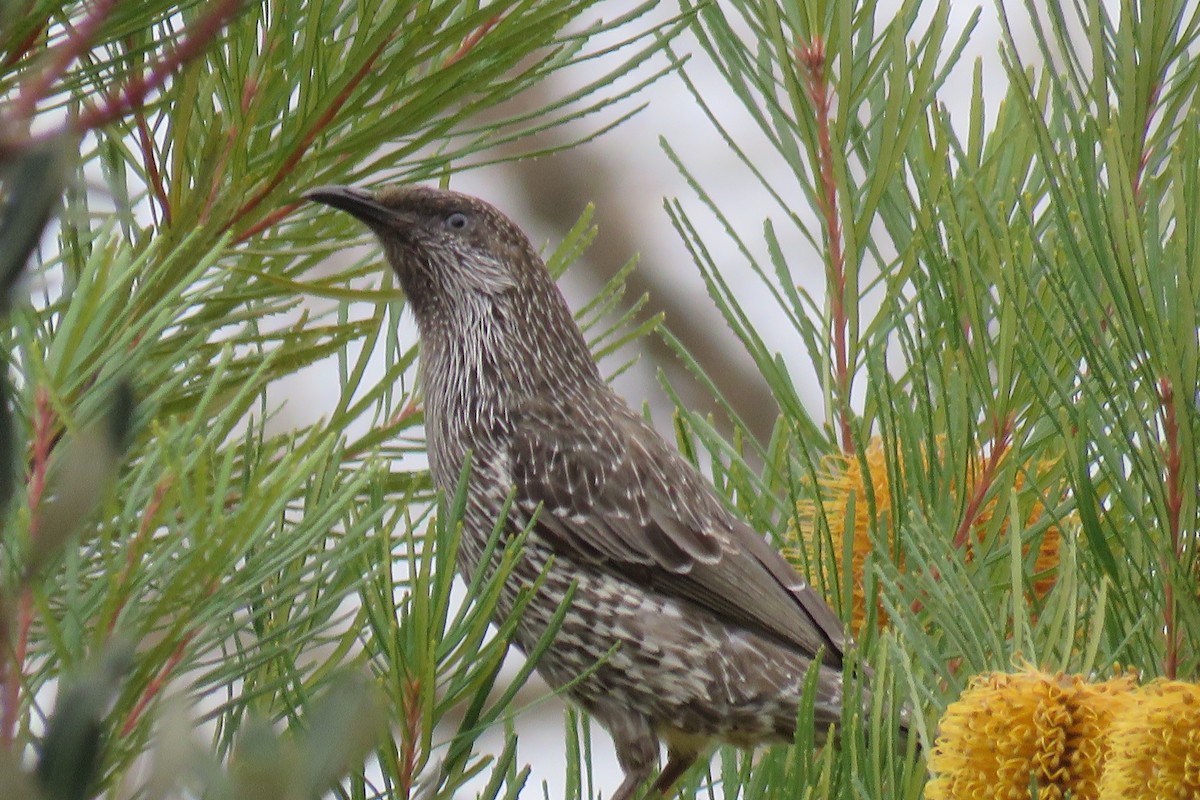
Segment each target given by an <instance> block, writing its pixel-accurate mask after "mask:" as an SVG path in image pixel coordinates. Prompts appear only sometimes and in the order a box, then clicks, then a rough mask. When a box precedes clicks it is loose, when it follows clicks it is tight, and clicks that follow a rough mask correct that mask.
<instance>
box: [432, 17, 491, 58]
mask: <svg viewBox="0 0 1200 800" xmlns="http://www.w3.org/2000/svg"><path fill="white" fill-rule="evenodd" d="M501 16H502V15H500V14H497V15H496V16H494V17H492V18H491V19H489V20H488V21H487V22H485V23H483V24H482V25H480V26H479V27H478V28H476V29H475V30H473V31H471V34H470V35H469V36H467V38H465V39H463V42H462V44H461V45H459V48H458V49H457V50H455V51H454V52H453V53H451V54H450V57H449V58H447V59H446V60H445V61H444V62H442V66H443V67H448V66H450V65H451V64H453V63H455V62H456V61H459V60H461V59H462V57H463V56H465V55H467V54H468V53H470V52H471V51H472V50H474V49H475V45H477V44H479V43H480V42H481V41H482V40H483V37H484V36H487V35H488V33H489V32H490V31H491V30H492V28H494V27H496V25H497V24H499V22H500V18H501Z"/></svg>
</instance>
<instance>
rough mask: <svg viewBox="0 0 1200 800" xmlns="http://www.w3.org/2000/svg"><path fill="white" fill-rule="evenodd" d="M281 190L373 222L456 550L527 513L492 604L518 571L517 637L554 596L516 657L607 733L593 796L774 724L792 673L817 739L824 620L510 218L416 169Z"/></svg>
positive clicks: (839, 672)
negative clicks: (534, 654)
mask: <svg viewBox="0 0 1200 800" xmlns="http://www.w3.org/2000/svg"><path fill="white" fill-rule="evenodd" d="M303 196H304V197H305V198H307V199H308V200H311V201H314V202H317V203H322V204H324V205H327V206H330V207H332V208H334V209H338V210H340V211H343V212H347V213H349V214H350V215H352V216H353V217H355V218H357V219H358V220H359V221H361V222H362V223H364V224H365V225H366V227H367V228H369V229H370V230H371V231H372V232H373V233H374V234H375V236H376V237H377V238H378V240H379V243H380V245H381V247H382V250H383V254H384V256H385V258H386V261H387V263H388V264H389V265H390V267H391V269H392V270H393V271H394V272H395V275H396V277H397V279H398V282H399V284H400V287H401V289H402V291H403V292H404V294H405V296H406V302H407V304H408V306H409V307H410V308H411V309H412V313H413V315H414V316H415V319H416V324H417V332H418V336H419V339H420V356H419V364H420V367H419V368H420V378H421V385H422V387H423V391H424V397H423V403H424V413H425V435H426V440H427V448H428V455H429V468H430V472H431V474H432V478H433V481H434V484H435V486H436V487H437V488H438V489H439V490H440V491H442V492H444V493H446V495H447V496H453V495H454V492H455V490H456V488H457V487H458V485H459V481H460V476H461V475H463V474H464V467H465V466H466V465H467V462H468V460H469V461H470V466H469V472H468V473H467V475H468V477H467V487H466V505H465V509H464V512H463V519H462V538H461V542H460V544H459V548H458V552H457V568H458V570H459V572H460V573H461V574H462V575H463V576H464V577H465V578H467V579H468V580H470V579H471V578H472V577H475V576H476V575H478V574H479V571H480V570H484V573H483V575H484V576H485V578H486V576H487V575H490V574H494V570H496V569H497V568H498V565H499V564H498V560H499V553H500V548H492V549H491V550H490V551H489V548H488V543H489V539H490V537H491V536H492V533H493V531H494V530H496V526H497V523H498V520H499V519H500V518H501V517H502V516H504V515H505V514H506V513H507V516H506V518H505V519H504V521H503V526H504V527H503V528H502V529H501V530H502V531H503V537H504V540H505V541H508V540H510V539H512V537H515V536H517V535H518V534H520V533H521V532H523V531H527V534H526V536H525V539H524V541H523V542H522V543H521V551H520V557H519V558H518V559H517V562H516V565H515V566H514V567H513V569H512V572H511V573H509V574H508V575H507V576H506V578H505V580H504V584H503V587H502V591H501V592H500V602H499V603H498V605H497V609H496V612H495V614H496V619H497V620H498V621H499V620H502V619H506V618H508V617H509V616H510V615H511V614H512V613H513V611H514V608H515V607H516V605H517V599H518V595H519V594H520V592H521V591H522V590H525V591H526V592H528V591H529V590H530V589H531V587H536V591H535V592H534V593H533V594H532V596H531V597H530V598H529V599H528V602H527V603H526V604H525V605H524V607H523V608H522V609H521V612H520V618H519V620H518V621H517V624H516V629H515V633H514V637H513V638H514V642H515V643H516V645H517V646H518V647H520V648H521V649H522V650H523V651H525V652H526V653H528V652H530V651H531V650H532V649H533V647H534V646H535V645H536V644H537V643H538V642H539V641H541V640H542V638H543V637H544V636H545V635H546V634H547V632H548V630H549V629H550V626H552V624H553V623H554V621H555V616H556V612H558V611H559V610H560V606H563V604H564V601H565V600H566V599H567V598H568V597H569V598H570V599H569V602H568V603H567V604H566V607H565V612H564V613H563V616H562V618H561V622H560V623H559V627H558V629H557V631H555V632H554V633H553V638H552V639H551V640H550V643H549V645H548V646H547V647H545V649H544V650H543V652H542V653H541V655H540V658H539V661H538V663H537V665H536V667H537V670H538V672H539V673H540V675H541V676H542V677H543V678H544V679H545V680H546V681H547V683H548V684H549V685H550V686H551V687H553V688H554V689H556V690H559V691H561V692H562V693H563V694H565V695H566V697H567V698H568V699H570V700H571V701H573V702H574V703H575V704H577V705H578V706H579V707H581V708H583V709H584V710H586V711H587V712H588V713H589V714H590V715H591V716H592V718H593V719H595V720H597V721H598V722H599V723H600V724H601V725H602V726H603V727H604V728H605V729H606V730H607V732H608V733H609V735H610V736H611V737H612V740H613V745H614V748H615V750H616V755H617V760H618V763H619V764H620V766H621V769H622V771H623V776H622V778H623V779H622V781H621V783H620V784H619V786H618V787H617V789H616V791H615V792H614V794H613V795H612V800H631V798H634V797H636V796H640V795H639V794H638V793H639V791H640V790H641V788H642V787H643V786H644V785H645V784H646V783H647V782H648V781H649V780H650V779H651V778H655V780H654V783H653V785H652V787H651V790H650V791H651V792H652V794H653V795H654V796H661V795H663V794H665V793H666V792H668V791H669V790H670V789H671V788H672V787H673V786H674V785H675V783H676V782H677V781H678V780H679V779H680V778H681V776H682V775H683V774H684V773H685V772H686V771H687V770H688V769H689V768H690V767H691V766H692V765H693V764H694V763H696V762H697V760H698V759H700V758H702V757H706V755H707V753H708V752H709V750H710V748H711V747H712V746H713V745H714V744H716V743H719V742H726V743H730V744H733V745H736V746H740V747H744V748H749V747H754V746H756V745H758V744H760V743H764V742H772V741H788V742H790V741H792V740H793V737H794V734H795V728H796V724H797V715H798V712H799V708H800V703H801V695H802V693H803V691H804V686H805V684H806V680H814V682H815V687H816V691H815V708H814V714H813V717H814V719H813V724H814V728H813V734H814V741H815V742H818V743H821V742H823V741H824V740H825V738H826V732H827V731H829V730H830V729H831V726H835V725H836V724H838V723H839V721H840V720H841V715H842V703H843V662H844V660H846V658H847V648H848V647H849V646H850V645H851V643H852V642H851V641H850V639H849V636H848V634H847V633H846V631H845V627H844V625H843V622H842V620H841V619H840V618H839V617H838V616H837V614H836V613H834V611H833V610H832V609H831V608H830V606H829V605H828V604H827V603H826V602H825V600H824V599H823V598H822V596H821V595H820V594H819V593H818V592H817V591H815V590H814V588H813V587H812V586H811V585H810V584H809V583H808V582H806V581H805V580H804V578H802V577H801V576H800V575H799V574H798V573H797V571H796V570H795V569H794V568H793V567H792V566H791V564H789V562H788V561H787V560H786V559H785V558H784V557H783V556H782V555H781V554H780V553H779V551H778V550H776V549H775V548H773V547H772V546H771V545H770V544H769V543H768V541H767V539H766V538H765V537H764V536H763V535H762V534H761V533H760V532H759V531H757V530H755V529H754V528H752V527H751V526H750V525H748V524H747V523H746V522H744V521H742V520H741V519H739V518H738V517H737V516H735V515H734V514H733V513H732V512H731V511H730V509H729V508H728V507H727V505H726V503H725V502H724V501H722V499H721V498H720V497H719V495H718V494H717V492H716V490H715V489H714V488H713V486H712V484H711V483H710V482H709V481H708V480H707V479H706V478H705V477H704V476H703V475H702V474H701V473H700V472H699V471H698V470H697V469H696V468H695V467H694V466H693V465H692V464H691V463H690V462H688V461H687V460H686V459H685V458H683V457H682V456H681V455H680V453H679V452H678V451H677V450H676V449H675V448H674V447H672V446H671V445H670V444H668V443H667V441H666V440H665V439H664V438H663V437H662V436H661V435H660V434H659V433H658V432H657V431H655V430H654V429H653V428H652V427H651V426H650V425H649V424H648V423H647V422H646V421H645V419H644V418H643V417H642V416H641V415H639V414H638V413H636V412H635V411H634V410H633V409H632V408H631V407H630V406H629V405H628V404H627V403H626V402H625V401H624V400H623V399H622V398H621V397H620V396H619V395H618V394H617V393H616V392H615V391H614V390H613V389H612V388H611V387H610V386H609V385H608V383H607V382H606V381H605V380H604V379H603V377H602V375H601V373H600V370H599V368H598V366H597V364H596V361H595V360H594V359H593V357H592V354H591V352H590V351H589V349H588V346H587V342H586V340H585V339H584V336H583V334H582V332H581V331H580V329H579V327H578V325H577V324H576V323H575V320H574V317H573V315H572V313H571V311H570V308H569V307H568V304H567V302H566V300H565V299H564V297H563V295H562V293H561V292H560V290H559V288H558V286H557V285H556V283H555V281H554V279H553V277H552V276H551V275H550V273H549V271H548V270H547V269H546V266H545V263H544V261H543V260H542V258H541V256H540V255H539V254H538V252H537V250H536V249H535V248H534V247H533V245H532V244H531V242H530V240H529V237H528V236H527V235H526V234H525V233H524V232H523V231H522V230H521V228H520V227H518V226H517V224H516V223H514V222H513V221H512V220H511V219H509V218H508V217H507V216H505V214H503V213H502V212H501V211H499V210H498V209H496V208H495V207H494V206H492V205H490V204H489V203H487V202H485V201H483V200H480V199H478V198H476V197H473V196H470V195H466V194H462V193H458V192H454V191H450V190H445V189H438V188H433V187H429V186H423V185H389V186H385V187H383V188H380V189H377V190H368V189H363V188H357V187H353V186H322V187H319V188H314V189H311V190H309V191H307V192H305V193H304V195H303ZM488 552H491V553H492V556H491V558H490V559H485V554H487V553H488ZM539 581H540V583H539ZM813 670H816V675H815V679H813V678H811V677H810V676H811V673H812V671H813ZM664 744H665V747H666V751H667V761H666V764H665V766H663V767H662V769H661V771H659V772H658V774H657V777H655V771H656V770H657V769H658V766H659V764H660V750H661V748H662V747H663V745H664Z"/></svg>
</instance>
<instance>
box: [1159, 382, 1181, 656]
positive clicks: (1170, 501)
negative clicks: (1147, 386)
mask: <svg viewBox="0 0 1200 800" xmlns="http://www.w3.org/2000/svg"><path fill="white" fill-rule="evenodd" d="M1158 396H1159V402H1160V403H1161V405H1162V412H1163V436H1164V438H1165V439H1166V444H1165V445H1164V447H1163V457H1164V460H1165V464H1164V466H1165V467H1166V478H1167V527H1168V533H1169V535H1170V538H1171V553H1172V554H1173V555H1174V557H1175V562H1176V563H1178V561H1179V557H1180V556H1181V555H1182V550H1181V544H1182V543H1181V541H1180V539H1181V538H1182V537H1181V536H1180V530H1179V525H1180V520H1179V515H1180V510H1181V509H1182V508H1183V489H1182V486H1181V482H1180V477H1181V475H1180V473H1181V472H1182V463H1183V454H1182V453H1181V452H1180V450H1179V420H1178V418H1177V417H1176V416H1175V389H1174V387H1172V386H1171V381H1170V380H1169V379H1167V378H1160V379H1159V382H1158ZM1160 567H1161V572H1162V576H1163V581H1164V582H1165V584H1166V585H1165V587H1164V595H1165V596H1164V609H1163V623H1164V632H1165V635H1166V654H1165V656H1164V658H1163V676H1164V677H1165V678H1168V679H1170V680H1174V679H1175V677H1176V674H1177V673H1178V672H1179V626H1178V621H1177V620H1176V619H1175V589H1174V584H1173V583H1172V581H1173V576H1174V573H1175V564H1169V563H1167V560H1166V558H1165V557H1164V558H1163V561H1162V563H1161V564H1160Z"/></svg>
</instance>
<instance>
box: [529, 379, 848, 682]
mask: <svg viewBox="0 0 1200 800" xmlns="http://www.w3.org/2000/svg"><path fill="white" fill-rule="evenodd" d="M604 400H605V402H606V403H607V405H608V407H607V408H603V409H597V408H595V407H594V404H593V403H590V402H589V403H579V404H578V407H577V408H572V409H570V410H564V409H563V407H562V406H561V405H558V404H554V405H551V404H549V403H546V402H544V401H533V402H531V403H530V404H528V405H527V406H526V407H525V408H524V409H522V412H521V413H520V414H519V415H517V418H516V419H515V420H514V423H515V425H514V427H515V430H514V436H513V449H512V452H511V454H510V455H511V462H510V463H511V466H512V475H513V480H514V483H515V484H516V490H517V497H516V502H517V503H518V504H519V505H520V507H521V508H522V509H523V510H524V511H525V512H526V513H532V512H533V510H534V509H535V508H537V507H538V506H539V505H540V506H541V509H542V510H541V512H540V515H539V517H538V522H537V532H538V534H539V535H540V536H542V537H544V538H545V539H546V540H547V541H548V542H549V543H550V545H551V546H552V547H553V548H554V549H555V550H556V551H557V552H560V553H562V554H564V555H570V556H571V557H574V558H576V559H581V560H584V561H587V562H591V563H593V564H596V565H597V566H600V567H602V568H604V569H607V570H610V571H612V572H613V573H615V574H618V575H620V576H622V577H624V578H625V579H627V580H630V581H632V582H634V583H638V584H641V585H643V586H646V587H648V588H652V589H655V590H657V591H660V592H662V593H663V594H666V595H669V596H674V597H679V598H684V599H687V600H689V601H691V602H693V603H695V604H697V605H699V606H701V607H703V608H706V609H708V610H709V611H711V612H712V613H714V614H716V615H717V616H718V617H720V618H722V619H724V620H726V621H727V622H729V623H731V624H733V625H736V626H741V627H745V628H750V629H753V630H757V631H760V632H762V633H765V634H767V635H769V636H771V637H773V638H775V639H777V640H778V641H780V642H782V643H784V644H785V645H787V646H789V647H793V648H795V649H797V650H799V651H802V652H804V653H808V654H812V653H815V652H816V651H817V649H818V648H821V647H824V661H825V663H827V664H830V665H831V666H835V667H838V666H840V665H841V660H842V653H843V651H844V649H845V642H844V638H843V633H842V623H841V620H839V619H838V618H837V616H836V615H835V614H834V613H833V611H832V609H830V608H829V606H828V605H827V604H826V603H825V601H824V600H823V599H822V598H821V597H820V595H818V594H817V593H816V592H815V591H813V589H812V588H811V587H810V586H809V585H808V584H807V582H806V581H804V579H803V578H801V577H800V576H799V575H798V574H797V573H796V571H795V570H794V569H792V567H791V565H789V564H788V563H787V561H786V560H785V559H784V558H783V556H781V555H780V554H779V553H778V552H777V551H776V550H775V549H774V548H772V547H771V546H770V545H768V544H767V542H766V541H765V540H764V539H763V537H762V536H761V535H760V534H759V533H758V532H757V531H755V530H754V529H753V528H751V527H750V526H748V525H746V524H745V523H744V522H741V521H740V520H737V519H735V518H734V517H733V516H732V515H731V514H730V513H729V512H728V511H727V510H726V509H725V507H724V506H723V505H722V504H721V502H720V501H719V500H718V499H717V497H716V495H715V494H713V490H712V488H711V487H710V485H709V484H708V482H707V481H706V480H705V479H704V478H703V477H702V476H701V475H700V474H699V473H698V472H696V470H695V469H694V468H693V467H692V466H691V465H690V464H688V463H687V462H686V461H684V460H683V458H682V457H681V456H680V455H679V454H678V453H677V452H676V451H674V450H673V449H671V448H670V447H669V446H668V445H667V444H666V442H665V441H663V439H662V437H660V436H659V435H658V434H657V433H656V432H655V431H654V430H653V429H651V428H650V427H649V426H648V425H646V424H645V423H644V422H643V421H642V420H641V419H640V418H639V417H637V415H635V414H634V413H633V412H632V411H631V410H630V409H629V408H628V407H627V406H626V405H625V404H624V403H623V402H622V401H621V400H620V399H619V398H617V397H616V395H608V396H606V397H605V398H604Z"/></svg>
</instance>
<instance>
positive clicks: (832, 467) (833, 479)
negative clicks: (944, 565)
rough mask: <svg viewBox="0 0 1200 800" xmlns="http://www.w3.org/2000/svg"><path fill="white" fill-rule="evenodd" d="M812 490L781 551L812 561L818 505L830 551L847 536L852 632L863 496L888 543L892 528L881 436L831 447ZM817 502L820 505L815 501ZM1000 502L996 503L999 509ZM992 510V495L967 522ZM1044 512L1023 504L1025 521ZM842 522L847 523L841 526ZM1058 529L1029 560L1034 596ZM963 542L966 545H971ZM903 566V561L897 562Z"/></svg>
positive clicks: (864, 530) (984, 521) (1053, 561)
mask: <svg viewBox="0 0 1200 800" xmlns="http://www.w3.org/2000/svg"><path fill="white" fill-rule="evenodd" d="M944 445H945V437H944V436H943V437H938V440H937V458H939V459H940V458H943V457H944V453H943V449H944ZM864 463H865V464H866V470H865V472H864V470H863V464H864ZM1053 466H1054V462H1053V461H1040V462H1037V463H1036V464H1034V465H1033V472H1034V474H1036V475H1041V474H1043V473H1044V472H1046V471H1048V470H1049V469H1050V468H1052V467H1053ZM978 471H979V470H978V464H977V462H976V463H975V465H974V466H973V468H972V469H971V470H970V472H969V473H968V475H967V480H966V485H965V487H964V488H963V494H964V495H965V496H969V495H970V494H971V493H973V492H974V491H975V486H976V482H977V481H978V480H979V475H978ZM868 486H870V488H871V492H870V493H868V491H867V487H868ZM1024 486H1025V470H1022V471H1020V472H1018V473H1017V475H1016V476H1015V478H1014V480H1013V488H1014V489H1015V490H1016V491H1018V492H1019V491H1021V490H1022V488H1023V487H1024ZM816 488H817V495H818V496H819V498H820V499H819V500H816V499H812V500H809V499H805V500H800V501H799V502H798V503H797V504H796V526H795V528H793V529H791V530H789V532H788V533H789V538H790V539H791V540H792V542H793V543H794V544H793V546H792V548H791V549H790V552H788V551H785V555H787V557H788V558H789V559H790V560H791V561H792V563H793V564H796V565H798V566H799V565H800V564H801V563H802V562H803V561H805V560H807V562H808V563H809V564H814V563H815V562H816V561H818V559H817V557H816V556H817V547H816V543H815V541H814V537H815V535H816V531H817V528H818V520H819V519H820V513H821V510H822V509H821V506H823V509H824V512H825V518H826V519H827V520H828V523H829V532H830V538H831V539H832V541H833V547H834V549H835V556H840V553H841V550H840V549H839V548H841V546H842V544H843V542H845V540H846V537H847V536H849V537H851V545H850V551H851V562H850V576H849V580H850V582H851V587H852V603H853V605H852V607H851V609H850V627H851V630H852V631H854V633H856V634H858V633H861V631H862V626H863V622H864V621H865V620H866V612H867V604H866V599H865V598H864V597H863V573H864V570H865V568H866V561H867V556H868V555H869V554H870V553H871V551H872V550H873V546H872V541H871V509H870V502H869V500H868V497H870V496H872V495H873V496H874V500H875V512H876V516H877V518H878V520H879V524H880V526H881V527H882V529H883V530H884V532H885V535H886V537H887V541H888V543H889V545H893V544H894V539H893V537H894V531H893V529H892V525H891V510H892V490H893V487H892V485H891V480H890V478H889V475H888V469H887V454H886V452H885V450H884V444H883V440H882V439H881V438H880V437H878V436H876V437H874V438H872V439H871V440H870V442H868V443H867V446H866V448H865V449H864V450H863V454H862V459H861V460H860V459H859V457H858V456H855V455H847V454H844V453H833V454H831V455H828V456H826V457H825V458H824V459H822V461H821V467H820V473H819V475H818V477H817V487H816ZM851 498H853V503H854V518H853V520H847V519H846V512H847V510H848V509H849V507H850V502H851ZM818 503H819V504H820V506H819V505H818ZM1002 509H1003V506H1002V507H1001V511H1000V513H1003V512H1002ZM996 512H997V498H996V497H992V498H990V499H988V501H987V502H986V503H984V504H983V506H982V508H980V509H979V512H978V513H977V514H976V516H975V519H974V523H973V528H974V530H976V531H983V530H985V529H986V528H987V526H988V523H989V522H990V521H991V519H992V515H993V513H996ZM1045 513H1046V509H1045V507H1044V506H1043V505H1042V503H1041V502H1040V501H1035V502H1034V503H1033V504H1032V505H1031V507H1030V510H1029V515H1028V518H1027V520H1026V524H1029V525H1032V524H1033V523H1035V522H1036V521H1037V520H1038V519H1040V518H1041V516H1042V515H1043V514H1045ZM847 523H849V525H850V526H851V527H849V528H847ZM1007 526H1008V523H1007V521H1005V523H1004V525H1003V526H1002V529H1004V530H1006V529H1007ZM1061 538H1062V534H1061V531H1060V530H1059V528H1058V526H1057V525H1051V526H1049V527H1048V528H1047V529H1046V531H1045V533H1044V534H1043V536H1042V541H1041V544H1040V547H1039V550H1038V554H1037V558H1036V560H1035V563H1034V565H1033V572H1034V575H1036V576H1038V577H1037V578H1035V580H1034V583H1033V591H1034V594H1035V595H1036V596H1038V597H1043V596H1045V594H1046V593H1047V592H1049V591H1050V589H1051V587H1053V586H1054V569H1055V567H1057V566H1058V561H1059V547H1060V543H1061ZM971 544H973V543H969V544H968V545H967V548H968V550H969V548H970V547H971ZM826 563H827V562H826V561H824V560H822V561H821V562H820V563H819V564H816V566H815V568H816V569H819V570H822V571H823V570H824V569H825V566H826ZM901 566H903V565H901ZM821 577H822V578H823V579H824V584H825V585H826V586H832V585H833V581H832V580H831V578H832V576H831V575H828V574H822V575H821ZM879 621H880V626H881V627H882V626H883V625H884V624H886V615H885V614H883V613H882V607H881V608H880V613H879Z"/></svg>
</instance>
